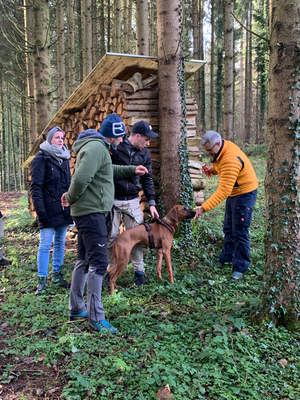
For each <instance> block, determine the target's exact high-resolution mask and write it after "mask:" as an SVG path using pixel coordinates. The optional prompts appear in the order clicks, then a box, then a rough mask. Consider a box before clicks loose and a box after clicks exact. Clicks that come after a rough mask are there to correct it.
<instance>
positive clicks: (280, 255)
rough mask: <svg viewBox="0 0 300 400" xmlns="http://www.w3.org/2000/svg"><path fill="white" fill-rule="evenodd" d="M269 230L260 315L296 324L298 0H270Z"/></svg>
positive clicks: (299, 264)
mask: <svg viewBox="0 0 300 400" xmlns="http://www.w3.org/2000/svg"><path fill="white" fill-rule="evenodd" d="M270 12H271V19H270V31H271V34H270V62H269V102H268V120H267V146H268V152H267V174H266V206H267V221H266V234H265V251H266V269H265V283H266V285H265V289H264V293H263V296H262V310H261V315H262V316H264V315H267V316H268V318H269V317H270V316H271V317H273V319H274V321H275V323H276V322H277V323H278V324H283V325H285V326H286V327H287V328H291V329H293V328H294V322H295V321H299V301H300V293H299V291H300V286H299V279H300V218H299V217H300V215H299V209H300V204H299V191H300V181H299V176H300V165H299V145H300V140H299V138H300V134H299V132H300V123H299V118H300V107H299V97H300V90H299V87H300V72H299V71H300V55H299V46H298V43H299V42H300V30H299V1H298V0H290V1H288V2H287V1H285V2H282V1H281V0H272V7H271V8H270Z"/></svg>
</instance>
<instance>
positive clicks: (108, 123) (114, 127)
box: [99, 114, 126, 138]
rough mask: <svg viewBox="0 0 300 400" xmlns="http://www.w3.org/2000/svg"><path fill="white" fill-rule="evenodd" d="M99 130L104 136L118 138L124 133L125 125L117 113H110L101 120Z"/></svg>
mask: <svg viewBox="0 0 300 400" xmlns="http://www.w3.org/2000/svg"><path fill="white" fill-rule="evenodd" d="M99 132H100V133H101V135H103V136H104V137H109V138H118V137H121V136H124V135H125V133H126V129H125V125H124V124H123V122H122V120H121V118H120V117H118V116H117V114H110V115H109V116H108V117H106V118H105V120H104V121H103V122H102V124H101V127H100V130H99Z"/></svg>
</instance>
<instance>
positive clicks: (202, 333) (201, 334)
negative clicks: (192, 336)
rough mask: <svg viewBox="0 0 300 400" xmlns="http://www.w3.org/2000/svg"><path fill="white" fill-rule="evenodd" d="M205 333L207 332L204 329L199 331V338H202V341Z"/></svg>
mask: <svg viewBox="0 0 300 400" xmlns="http://www.w3.org/2000/svg"><path fill="white" fill-rule="evenodd" d="M206 334H207V332H206V331H201V332H199V336H200V340H202V342H204V340H205V337H206Z"/></svg>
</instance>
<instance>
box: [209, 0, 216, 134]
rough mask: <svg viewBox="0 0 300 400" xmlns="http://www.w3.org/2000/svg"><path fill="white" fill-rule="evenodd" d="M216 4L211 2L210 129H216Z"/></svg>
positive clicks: (212, 0)
mask: <svg viewBox="0 0 300 400" xmlns="http://www.w3.org/2000/svg"><path fill="white" fill-rule="evenodd" d="M214 20H215V4H214V0H211V45H210V51H211V55H210V129H214V64H215V57H214V53H215V43H214V42H215V21H214Z"/></svg>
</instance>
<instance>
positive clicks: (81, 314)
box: [69, 311, 87, 321]
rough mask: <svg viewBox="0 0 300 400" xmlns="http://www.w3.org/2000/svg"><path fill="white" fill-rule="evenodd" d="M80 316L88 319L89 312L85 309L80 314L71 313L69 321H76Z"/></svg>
mask: <svg viewBox="0 0 300 400" xmlns="http://www.w3.org/2000/svg"><path fill="white" fill-rule="evenodd" d="M80 318H84V319H87V312H86V311H83V312H81V313H78V314H74V313H73V314H71V313H70V315H69V321H76V319H80Z"/></svg>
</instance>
